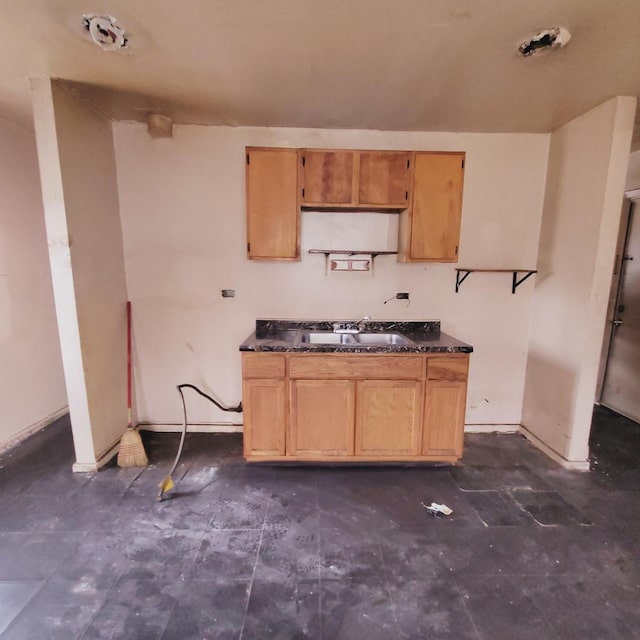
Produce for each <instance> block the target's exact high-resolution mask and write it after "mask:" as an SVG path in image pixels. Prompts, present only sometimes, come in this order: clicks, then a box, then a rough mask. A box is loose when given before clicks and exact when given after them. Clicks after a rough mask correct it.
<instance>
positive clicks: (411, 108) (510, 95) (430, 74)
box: [0, 0, 640, 148]
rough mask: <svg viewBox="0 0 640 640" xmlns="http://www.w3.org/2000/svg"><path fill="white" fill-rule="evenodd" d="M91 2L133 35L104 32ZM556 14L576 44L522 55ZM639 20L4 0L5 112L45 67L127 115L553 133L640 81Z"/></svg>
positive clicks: (514, 9)
mask: <svg viewBox="0 0 640 640" xmlns="http://www.w3.org/2000/svg"><path fill="white" fill-rule="evenodd" d="M87 13H100V14H110V15H112V16H115V17H116V18H117V20H118V23H119V24H120V25H121V26H122V27H123V28H124V29H125V31H126V33H127V35H128V37H129V43H130V46H129V48H128V49H127V50H126V51H124V50H122V51H115V52H111V51H103V50H101V49H100V48H99V47H98V46H96V45H95V44H94V43H93V42H92V41H91V40H90V38H89V36H88V34H87V33H86V32H85V31H84V30H83V28H82V24H81V22H82V15H83V14H87ZM554 26H564V27H565V28H567V29H568V30H569V31H570V32H571V34H572V36H573V37H572V40H571V42H570V43H569V45H568V46H567V47H566V48H562V49H557V50H555V51H546V52H543V53H540V54H539V55H534V56H531V57H529V58H522V57H519V56H517V55H516V50H517V47H518V45H519V44H520V43H521V42H522V41H523V40H526V39H528V38H530V37H532V36H533V35H534V34H535V33H537V32H538V31H540V30H541V29H545V28H549V27H554ZM639 35H640V1H639V0H606V1H604V0H529V1H528V2H525V1H524V0H489V1H487V0H181V1H180V2H177V1H176V0H136V1H135V2H131V0H101V1H100V0H95V1H90V2H89V1H87V0H20V1H19V2H17V1H15V0H14V1H11V0H0V53H1V55H0V77H1V78H2V82H1V83H0V117H3V118H6V119H10V120H17V121H21V122H23V123H28V124H30V123H31V102H30V95H29V83H28V78H29V76H31V75H40V74H45V75H50V76H53V77H57V78H60V79H63V80H65V81H68V83H67V85H68V86H69V87H70V88H71V89H72V90H74V91H76V92H79V93H81V94H83V95H84V96H85V97H86V98H87V99H88V100H90V101H91V102H93V103H94V104H95V105H96V106H97V107H98V108H100V109H101V110H102V111H103V112H104V113H105V114H106V115H108V116H109V117H111V118H114V119H119V120H144V119H145V118H146V115H147V114H148V113H149V112H151V111H159V112H161V113H164V114H166V115H169V116H171V117H172V118H173V119H174V120H175V121H176V122H179V123H194V124H222V125H257V126H290V127H320V128H349V129H381V130H407V131H469V132H547V131H551V130H553V129H554V128H555V127H557V126H559V125H561V124H563V123H565V122H567V121H569V120H571V119H572V118H574V117H576V116H578V115H580V114H581V113H584V112H585V111H588V110H589V109H591V108H592V107H594V106H596V105H598V104H600V103H601V102H603V101H605V100H607V99H608V98H611V97H612V96H616V95H635V96H640V37H639ZM638 125H640V122H637V126H636V131H635V136H634V141H635V142H634V148H638V147H640V126H638Z"/></svg>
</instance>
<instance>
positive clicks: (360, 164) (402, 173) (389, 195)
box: [302, 149, 411, 209]
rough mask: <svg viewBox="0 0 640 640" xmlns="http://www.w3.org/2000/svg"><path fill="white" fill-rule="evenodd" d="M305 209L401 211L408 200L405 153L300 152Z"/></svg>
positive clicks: (328, 150) (407, 166)
mask: <svg viewBox="0 0 640 640" xmlns="http://www.w3.org/2000/svg"><path fill="white" fill-rule="evenodd" d="M302 153H303V172H304V180H303V192H302V204H303V205H304V206H305V207H318V208H332V209H366V208H372V209H385V208H387V209H402V208H404V207H407V206H408V200H409V175H410V171H409V166H410V157H411V154H410V153H409V152H406V151H351V150H343V151H335V150H330V149H327V150H314V149H306V150H303V152H302Z"/></svg>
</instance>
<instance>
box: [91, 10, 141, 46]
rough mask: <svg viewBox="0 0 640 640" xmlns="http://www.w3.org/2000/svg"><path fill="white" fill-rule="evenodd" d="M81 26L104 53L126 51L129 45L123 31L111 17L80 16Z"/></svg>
mask: <svg viewBox="0 0 640 640" xmlns="http://www.w3.org/2000/svg"><path fill="white" fill-rule="evenodd" d="M82 26H83V27H84V29H85V31H87V32H88V33H89V35H90V36H91V39H92V40H93V41H94V42H95V43H96V44H97V45H98V46H99V47H100V48H101V49H103V50H104V51H118V50H120V49H126V47H127V45H128V44H129V41H128V39H127V36H126V35H125V33H124V29H123V28H122V27H121V26H119V25H118V23H117V21H116V19H115V18H114V17H113V16H101V15H85V16H82Z"/></svg>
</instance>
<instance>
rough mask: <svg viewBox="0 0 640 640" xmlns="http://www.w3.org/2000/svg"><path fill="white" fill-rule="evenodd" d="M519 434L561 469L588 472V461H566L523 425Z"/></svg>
mask: <svg viewBox="0 0 640 640" xmlns="http://www.w3.org/2000/svg"><path fill="white" fill-rule="evenodd" d="M519 432H520V433H521V434H522V435H523V436H524V437H525V438H526V439H527V440H528V441H529V442H530V443H531V444H532V445H533V446H534V447H536V448H537V449H540V451H542V453H544V454H545V455H547V456H549V457H550V458H551V459H552V460H553V461H554V462H557V463H558V464H559V465H560V466H561V467H564V468H565V469H569V470H571V471H589V470H590V465H589V461H588V460H584V461H583V460H567V459H566V458H565V457H564V456H562V455H560V454H559V453H558V452H557V451H556V450H555V449H552V448H551V447H550V446H549V445H547V444H545V443H544V442H542V440H540V438H538V436H536V435H534V434H533V433H531V431H529V430H528V429H527V428H526V427H524V426H523V425H520V429H519Z"/></svg>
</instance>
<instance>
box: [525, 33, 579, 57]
mask: <svg viewBox="0 0 640 640" xmlns="http://www.w3.org/2000/svg"><path fill="white" fill-rule="evenodd" d="M569 40H571V34H570V33H569V31H568V30H567V29H565V28H564V27H553V28H552V29H545V30H544V31H540V33H536V35H535V36H533V38H531V39H530V40H525V41H524V42H523V43H522V44H521V45H520V46H519V47H518V53H519V54H520V55H521V56H523V57H525V58H526V57H528V56H530V55H533V54H534V53H538V52H539V51H543V50H549V49H558V48H560V47H566V46H567V44H569Z"/></svg>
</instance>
